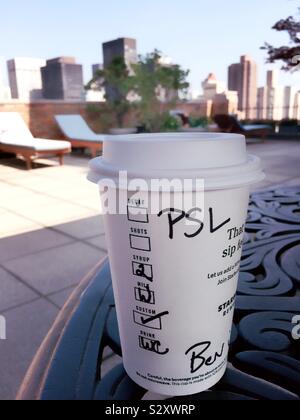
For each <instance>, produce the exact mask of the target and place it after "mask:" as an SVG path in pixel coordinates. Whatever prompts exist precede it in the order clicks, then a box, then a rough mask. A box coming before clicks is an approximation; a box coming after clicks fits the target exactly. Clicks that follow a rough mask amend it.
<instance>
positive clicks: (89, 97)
mask: <svg viewBox="0 0 300 420" xmlns="http://www.w3.org/2000/svg"><path fill="white" fill-rule="evenodd" d="M102 47H103V56H104V64H103V65H102V64H94V65H93V66H92V74H94V72H95V70H96V69H99V68H103V67H104V68H106V67H108V66H109V65H110V64H111V62H112V60H113V59H114V58H116V57H122V58H123V59H124V60H125V62H126V65H127V66H128V69H131V64H133V63H136V62H137V42H136V40H135V39H129V38H118V39H115V40H111V41H109V42H106V43H104V44H103V46H102ZM164 61H167V62H168V64H169V61H168V60H166V58H164V59H163V60H162V62H164ZM7 70H8V75H9V84H10V90H11V93H12V99H18V100H19V101H25V102H28V101H29V102H31V101H36V100H40V99H44V100H49V99H50V100H63V101H69V100H70V101H103V100H104V93H105V92H104V90H102V91H101V92H99V93H98V95H97V94H96V92H92V91H91V90H89V91H87V92H86V93H85V94H84V83H83V66H82V65H81V64H79V63H77V62H76V58H75V57H70V56H69V57H68V56H64V57H57V58H54V59H53V58H52V59H47V60H46V61H45V60H41V59H36V58H14V59H12V60H8V61H7ZM278 81H279V77H278V70H268V71H267V73H266V83H265V84H264V86H263V87H259V86H258V84H257V64H256V62H255V61H254V60H253V59H252V58H251V57H250V56H247V55H243V56H241V57H240V61H239V62H238V63H232V64H231V65H229V66H228V80H227V86H226V84H225V83H223V82H222V81H220V80H218V79H217V77H216V76H215V74H213V73H210V74H209V75H208V77H207V78H206V79H205V80H204V81H203V82H202V90H203V92H202V95H199V96H197V97H193V95H192V94H191V93H190V94H189V95H188V97H189V99H192V100H193V99H194V100H196V102H198V103H199V104H201V105H200V106H201V109H202V111H201V113H202V115H204V116H207V117H211V115H213V114H215V113H216V112H217V113H225V114H227V113H230V114H234V115H238V116H239V117H240V118H246V119H252V120H253V119H255V118H261V119H273V120H280V119H282V118H290V119H293V118H296V119H298V120H299V119H300V86H291V85H290V86H281V85H279V84H278ZM1 93H2V92H0V94H1ZM115 94H116V92H115V90H114V88H113V87H112V86H110V87H109V86H107V88H106V95H108V96H111V97H114V96H115ZM0 96H1V98H2V99H4V95H3V94H2V95H0ZM162 101H164V99H162Z"/></svg>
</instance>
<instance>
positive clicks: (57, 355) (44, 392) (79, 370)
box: [19, 187, 300, 400]
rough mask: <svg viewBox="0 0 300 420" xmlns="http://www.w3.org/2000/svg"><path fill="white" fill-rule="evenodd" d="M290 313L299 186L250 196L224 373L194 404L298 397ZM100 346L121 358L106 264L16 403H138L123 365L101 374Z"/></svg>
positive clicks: (298, 310)
mask: <svg viewBox="0 0 300 420" xmlns="http://www.w3.org/2000/svg"><path fill="white" fill-rule="evenodd" d="M82 292H84V294H83V295H82ZM297 315H300V187H293V188H278V189H274V190H269V191H265V192H259V193H255V194H253V195H252V197H251V202H250V208H249V216H248V222H247V234H246V238H245V245H244V251H243V258H242V263H241V274H240V281H239V287H238V296H237V305H236V311H235V317H234V328H233V332H232V339H231V351H230V358H229V360H230V363H229V366H228V369H227V373H226V375H225V376H224V378H223V379H222V381H221V382H220V383H219V384H218V385H216V386H215V387H214V388H213V389H211V390H209V391H207V392H204V393H201V394H198V395H194V396H193V399H198V400H206V399H213V400H220V399H230V400H248V399H269V400H294V399H296V400H297V399H300V340H295V339H293V336H292V332H293V328H294V327H295V324H293V319H294V317H295V316H297ZM107 346H108V347H110V348H111V349H112V350H113V351H114V352H115V353H116V354H119V355H121V347H120V340H119V334H118V326H117V320H116V313H115V307H114V300H113V293H112V288H111V278H110V271H109V264H108V262H107V261H106V262H105V263H104V264H103V265H102V266H101V269H100V271H99V270H96V272H94V273H93V274H92V276H90V277H88V278H87V279H86V280H85V281H84V282H83V283H82V284H81V286H80V287H79V288H78V290H77V292H75V294H74V295H73V297H72V298H71V300H70V301H69V302H68V304H67V305H66V307H65V308H64V310H63V311H62V313H61V315H60V317H59V319H58V320H57V321H56V324H55V325H54V327H53V329H52V330H51V332H50V333H49V335H48V337H47V339H46V340H45V342H44V344H43V346H42V347H41V349H40V351H39V353H38V355H37V356H36V359H35V361H34V362H33V365H32V367H31V369H30V370H29V372H28V374H27V377H26V378H25V381H24V383H23V386H22V387H21V390H20V393H19V398H20V399H46V400H47V399H67V400H69V399H70V400H72V399H87V400H90V399H113V400H124V399H131V400H136V399H141V398H143V397H144V396H145V394H146V391H145V390H143V389H142V388H140V387H139V386H138V385H136V384H134V383H133V382H132V381H131V380H130V379H129V377H128V376H127V375H126V373H125V371H124V368H123V366H122V365H120V366H117V367H115V368H114V369H113V370H111V371H110V372H109V373H108V374H107V375H105V377H102V375H101V361H102V356H103V351H104V349H105V348H106V347H107ZM181 399H184V398H181ZM189 399H191V397H189Z"/></svg>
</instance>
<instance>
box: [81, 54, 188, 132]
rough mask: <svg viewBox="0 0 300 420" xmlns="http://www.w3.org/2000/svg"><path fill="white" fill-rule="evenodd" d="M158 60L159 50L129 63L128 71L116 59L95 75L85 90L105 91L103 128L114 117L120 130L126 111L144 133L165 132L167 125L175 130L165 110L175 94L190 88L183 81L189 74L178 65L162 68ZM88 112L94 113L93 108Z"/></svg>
mask: <svg viewBox="0 0 300 420" xmlns="http://www.w3.org/2000/svg"><path fill="white" fill-rule="evenodd" d="M161 58H162V57H161V54H160V53H159V51H157V50H155V51H154V52H152V53H150V54H147V55H146V56H145V57H140V58H139V61H138V62H137V63H136V64H131V71H130V70H129V69H128V66H127V65H126V63H125V61H124V59H123V58H121V57H120V58H115V59H114V60H113V61H112V63H111V65H110V66H108V67H107V68H106V69H104V70H100V71H98V72H97V73H96V75H95V77H94V78H93V79H92V80H91V81H90V82H89V84H88V85H87V86H86V88H87V89H94V90H99V89H101V88H105V90H106V105H105V107H104V109H103V108H101V116H102V119H105V122H106V125H109V126H112V125H113V123H114V121H112V120H111V116H113V117H114V120H115V122H116V123H117V124H118V126H119V127H122V126H123V124H124V120H125V117H126V115H127V114H128V112H129V111H131V112H133V111H134V112H135V114H137V118H138V119H139V121H140V123H141V125H143V126H144V128H145V129H146V130H147V131H160V130H161V129H162V130H166V129H167V127H169V126H170V125H171V126H172V129H175V124H174V121H173V122H172V124H171V122H170V118H169V113H168V110H169V109H171V108H172V107H173V106H174V105H175V104H176V102H177V100H178V93H179V92H181V91H184V90H186V89H187V88H188V87H189V84H188V83H187V81H186V78H187V76H188V74H189V71H184V70H182V69H181V67H180V66H178V65H164V64H163V63H162V60H161ZM162 94H163V96H164V100H163V102H162V101H161V98H160V96H161V95H162ZM89 109H90V111H91V112H94V113H95V112H96V111H95V109H94V107H93V108H91V107H89ZM99 113H100V110H99ZM107 123H108V124H107Z"/></svg>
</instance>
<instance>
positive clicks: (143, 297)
mask: <svg viewBox="0 0 300 420" xmlns="http://www.w3.org/2000/svg"><path fill="white" fill-rule="evenodd" d="M137 293H138V300H139V301H140V302H143V303H152V300H153V292H151V290H150V287H149V285H148V284H147V285H146V286H145V288H144V289H142V288H140V287H138V288H137Z"/></svg>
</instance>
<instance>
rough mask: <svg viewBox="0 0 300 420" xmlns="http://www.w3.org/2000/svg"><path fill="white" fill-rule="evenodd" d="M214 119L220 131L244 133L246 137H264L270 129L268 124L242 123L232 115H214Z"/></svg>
mask: <svg viewBox="0 0 300 420" xmlns="http://www.w3.org/2000/svg"><path fill="white" fill-rule="evenodd" d="M214 120H215V123H216V124H218V126H219V129H220V130H221V131H222V132H225V133H236V134H244V135H245V136H246V137H262V138H266V137H267V135H268V134H270V132H271V130H272V127H271V126H269V125H263V124H258V125H243V124H241V123H240V122H239V121H238V120H237V118H236V117H234V116H233V115H215V117H214Z"/></svg>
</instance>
